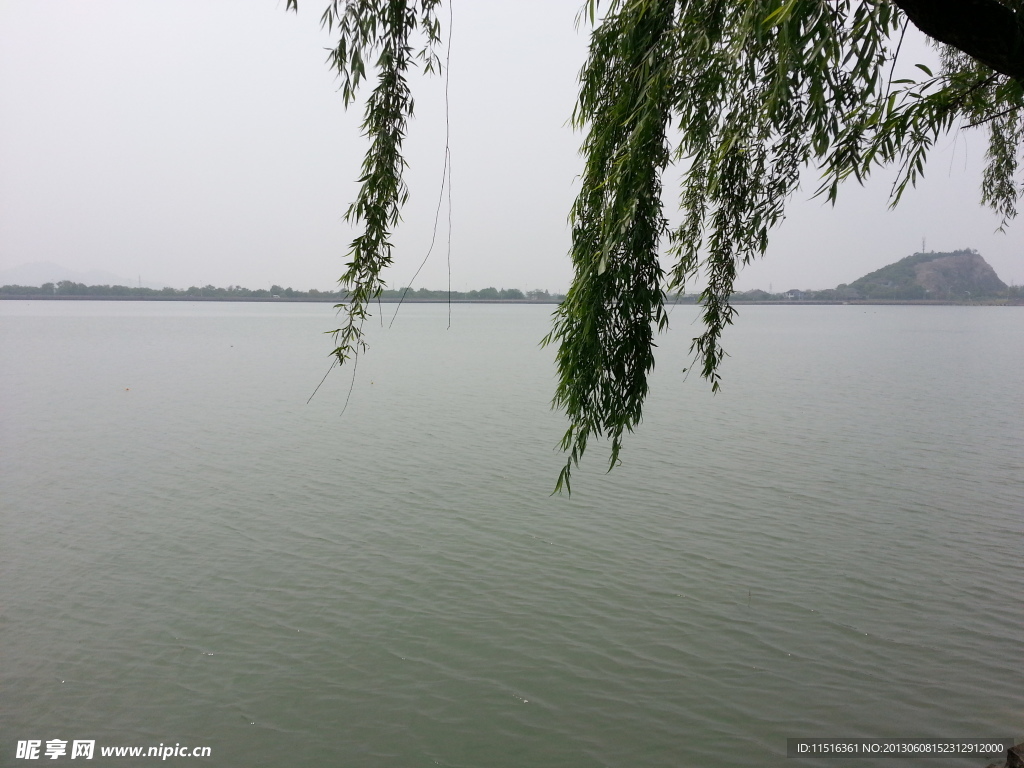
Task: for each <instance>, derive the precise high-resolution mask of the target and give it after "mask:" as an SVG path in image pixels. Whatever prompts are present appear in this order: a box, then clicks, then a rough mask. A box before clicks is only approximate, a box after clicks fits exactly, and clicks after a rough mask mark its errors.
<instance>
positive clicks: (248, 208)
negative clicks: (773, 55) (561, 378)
mask: <svg viewBox="0 0 1024 768" xmlns="http://www.w3.org/2000/svg"><path fill="white" fill-rule="evenodd" d="M323 5H324V2H323V0H301V2H300V11H299V13H298V15H296V14H292V13H286V12H285V10H284V0H216V1H214V0H173V1H172V0H162V1H161V0H148V1H147V2H139V0H117V1H115V0H91V1H90V2H88V3H80V2H77V3H73V2H69V1H64V2H57V1H56V0H0V270H6V269H10V268H12V267H17V266H20V265H23V264H29V263H33V262H55V263H58V264H61V265H63V266H64V267H66V268H68V269H72V270H76V271H79V272H85V271H89V270H103V271H106V272H109V273H112V274H114V275H117V276H119V277H122V278H125V279H128V280H131V281H135V280H138V279H139V278H140V277H141V280H142V282H143V283H150V284H166V285H172V286H176V287H187V286H189V285H205V284H209V283H212V284H214V285H219V286H227V285H230V284H238V285H244V286H247V287H250V288H257V287H269V285H270V284H272V283H277V284H280V285H282V286H286V287H287V286H292V287H294V288H296V289H303V290H305V289H308V288H319V289H322V290H326V289H330V288H332V286H333V285H334V283H335V280H336V279H337V277H338V275H339V274H340V273H341V271H342V270H343V264H344V256H345V252H346V250H347V243H348V242H349V241H350V240H351V238H352V235H353V233H352V231H351V230H350V228H349V227H348V225H347V224H345V223H344V221H342V214H343V212H344V210H345V208H346V207H347V205H348V202H349V201H350V200H351V198H352V196H353V193H354V190H355V184H354V180H355V179H356V178H357V176H358V172H359V163H360V161H361V158H362V153H363V151H364V141H363V139H362V138H361V136H360V128H359V123H360V117H361V115H360V110H359V109H358V108H357V109H353V110H352V111H350V112H348V113H346V112H345V110H344V108H343V106H342V100H341V96H340V94H339V93H338V91H337V83H336V82H335V79H334V77H333V75H332V74H331V73H330V72H329V71H328V69H327V67H326V65H325V62H324V59H325V52H324V48H325V47H327V46H328V45H329V44H330V37H329V36H328V35H327V33H325V32H323V31H322V30H321V29H320V25H319V19H320V13H321V12H322V10H323ZM580 5H581V0H455V5H454V34H453V37H452V51H451V75H450V116H451V152H452V167H453V172H452V180H453V212H452V216H453V235H452V252H451V270H452V287H453V288H455V289H456V290H468V289H471V288H482V287H486V286H489V285H493V286H495V287H499V288H500V287H518V288H522V289H531V288H547V289H550V290H557V291H564V290H565V289H566V288H567V287H568V284H569V281H570V279H571V266H570V263H569V259H568V256H567V252H568V248H569V229H568V226H567V223H566V216H567V213H568V211H569V207H570V205H571V204H572V200H573V197H574V194H575V191H576V185H577V182H576V178H575V177H576V174H577V173H578V172H579V169H580V167H581V161H580V159H579V157H578V154H577V149H578V146H579V143H580V136H579V135H575V134H574V133H573V132H572V130H571V129H570V128H569V127H568V126H567V119H568V118H569V116H570V114H571V112H572V106H573V102H574V99H575V94H576V74H577V72H578V70H579V68H580V66H581V64H582V63H583V59H584V56H585V52H586V29H585V28H584V29H581V30H580V31H577V30H576V27H575V24H574V21H575V17H576V13H577V10H578V8H579V7H580ZM904 56H905V57H906V58H907V59H908V60H910V61H911V62H912V61H928V60H931V59H932V54H931V52H930V51H929V50H928V49H927V48H926V47H925V46H924V45H923V43H922V41H921V40H919V39H915V40H912V41H911V42H909V43H906V44H905V45H904ZM413 87H414V91H415V93H416V104H417V110H416V112H417V116H416V120H415V121H414V122H413V124H412V125H411V128H410V135H409V139H408V142H407V157H408V159H409V162H410V165H411V168H410V171H409V174H408V181H409V185H410V188H411V192H412V197H411V199H410V202H409V205H408V206H407V208H406V210H405V214H404V217H405V221H404V223H403V225H402V227H401V228H400V230H399V231H398V232H397V233H396V236H395V243H396V246H397V248H396V252H395V265H394V267H393V268H392V270H391V272H390V274H389V275H388V282H389V284H390V285H393V286H395V287H398V286H404V285H406V284H407V283H408V282H409V280H410V278H411V277H412V275H413V273H414V272H415V271H416V268H417V266H418V265H419V263H420V261H421V260H422V259H423V257H424V255H425V254H426V250H427V247H428V245H429V243H430V238H431V228H432V223H433V217H434V211H435V206H436V204H437V195H438V191H439V185H440V182H441V171H442V164H443V159H444V110H443V81H442V80H441V79H440V78H436V77H435V78H416V79H414V82H413ZM984 152H985V143H984V137H983V136H981V135H978V136H971V135H969V133H967V132H960V133H959V134H957V135H955V136H950V137H949V138H947V139H945V140H943V141H942V142H941V143H940V151H939V152H937V153H935V155H934V156H933V158H932V161H931V162H930V164H929V166H928V169H927V178H926V180H925V182H924V183H923V184H921V185H920V186H919V187H918V189H917V190H913V191H911V192H909V193H908V194H907V196H906V197H905V199H904V201H903V203H902V204H901V205H900V207H899V208H898V209H896V210H895V211H890V210H889V209H888V201H887V193H888V189H889V184H890V183H891V176H885V175H880V176H879V177H878V178H877V179H875V180H874V181H872V182H871V184H870V185H869V186H868V187H866V188H859V187H857V186H856V185H855V184H851V185H848V186H847V187H846V188H845V189H844V190H843V191H842V193H841V195H840V201H839V205H838V206H837V207H836V208H835V209H833V208H831V207H830V206H828V205H826V204H823V203H822V202H821V201H818V200H809V197H810V191H812V190H804V191H803V192H801V193H798V194H797V196H796V197H795V198H794V199H793V200H792V202H791V204H790V206H789V218H788V220H787V221H786V223H785V224H784V225H783V227H782V228H781V229H779V230H778V231H776V232H775V234H774V236H773V238H772V241H771V247H770V248H769V252H768V255H767V256H766V257H765V259H764V260H763V261H761V262H759V263H757V264H754V265H751V266H750V267H748V268H747V269H746V270H745V271H744V272H743V273H742V274H741V277H740V280H739V287H740V288H741V289H748V288H755V287H760V288H765V289H767V288H769V287H773V288H774V289H775V290H776V291H780V290H786V289H789V288H827V287H833V286H835V285H837V284H838V283H842V282H849V281H852V280H854V279H856V278H857V277H859V276H861V275H862V274H864V273H866V272H868V271H871V270H873V269H877V268H879V267H881V266H884V265H885V264H888V263H890V262H892V261H895V260H897V259H899V258H902V257H903V256H907V255H909V254H911V253H913V252H915V251H917V250H920V248H921V244H922V238H926V239H927V249H928V250H940V251H941V250H953V249H957V248H976V249H977V250H979V251H980V252H981V253H982V255H983V256H984V257H985V258H986V259H987V260H988V261H989V263H991V264H992V265H993V266H994V267H995V269H996V271H997V272H998V273H999V275H1000V277H1002V279H1003V280H1004V281H1006V282H1007V283H1015V284H1022V283H1024V221H1022V222H1018V223H1017V224H1015V225H1012V226H1011V228H1010V229H1009V230H1008V233H1007V234H999V233H996V232H995V230H996V227H997V226H998V224H999V221H998V219H997V218H996V216H995V215H994V214H992V213H990V212H989V211H988V210H987V209H984V208H982V207H981V206H980V205H979V204H978V199H979V192H978V188H979V183H980V173H981V168H982V163H983V160H984ZM675 178H677V174H675V173H673V172H671V171H670V173H669V177H668V179H667V180H666V186H669V187H670V186H671V185H672V184H673V180H674V179H675ZM808 179H809V180H810V184H811V185H813V175H809V176H808ZM445 239H446V234H445V233H444V232H442V233H441V234H440V235H439V240H440V241H441V243H440V247H439V248H437V249H435V252H434V254H433V255H432V256H431V258H430V261H429V262H428V264H427V266H426V267H425V268H424V270H423V272H422V273H421V274H420V276H419V278H418V279H417V281H416V285H417V287H427V288H435V289H437V288H443V287H445V286H446V285H447V283H448V277H447V265H446V263H445V251H444V240H445Z"/></svg>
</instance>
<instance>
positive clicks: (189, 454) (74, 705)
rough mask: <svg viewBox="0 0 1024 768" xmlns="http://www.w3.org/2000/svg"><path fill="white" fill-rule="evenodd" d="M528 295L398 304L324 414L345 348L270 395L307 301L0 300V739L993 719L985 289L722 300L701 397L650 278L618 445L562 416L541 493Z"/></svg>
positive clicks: (994, 457) (446, 756)
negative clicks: (613, 464) (481, 301)
mask: <svg viewBox="0 0 1024 768" xmlns="http://www.w3.org/2000/svg"><path fill="white" fill-rule="evenodd" d="M387 309H388V308H387V307H385V310H387ZM550 310H551V307H537V306H480V305H468V306H467V305H460V306H455V307H454V309H453V316H452V327H451V330H446V326H447V323H448V318H447V308H446V307H444V306H438V305H412V306H406V307H403V309H402V311H401V314H400V315H399V317H398V319H397V321H396V323H395V325H394V327H393V328H392V329H390V330H382V329H380V328H375V329H374V330H373V331H371V350H370V352H369V353H368V354H367V355H365V356H364V357H363V358H362V359H361V360H360V362H359V367H358V375H357V377H356V379H355V384H354V386H353V389H352V394H351V402H350V405H349V407H348V410H347V412H346V413H345V414H344V415H343V416H341V415H340V412H341V410H342V404H343V403H344V401H345V398H346V393H347V392H348V389H349V383H350V381H351V379H350V376H349V373H348V372H347V371H338V370H335V371H334V372H333V373H332V374H331V375H330V377H329V378H328V379H327V381H326V383H325V384H324V386H323V387H322V388H321V390H320V391H319V393H318V394H317V395H316V397H315V398H314V399H313V400H312V402H311V403H310V404H308V405H307V404H306V399H307V398H308V397H309V395H310V393H311V392H312V391H313V389H314V388H315V387H316V384H317V382H319V380H320V378H321V377H322V376H323V374H324V372H325V371H326V370H327V366H328V359H327V358H326V356H325V355H326V352H327V350H328V349H329V346H328V343H329V339H328V338H327V337H325V336H323V335H322V334H321V333H320V331H323V330H325V329H327V328H331V327H334V326H333V325H332V322H333V316H332V310H331V309H330V308H329V307H327V306H325V305H316V304H186V303H157V302H151V303H144V302H140V303H135V302H130V303H115V302H62V303H57V302H12V301H6V302H0V354H2V359H0V363H2V365H0V398H2V401H0V402H2V421H0V430H2V432H0V434H2V438H0V439H2V443H0V446H2V451H3V459H2V461H3V473H2V480H0V505H2V521H3V523H2V525H3V533H2V539H0V569H2V571H0V572H2V583H3V608H2V614H0V620H2V624H0V647H2V659H3V663H2V667H0V690H2V706H3V709H2V714H0V750H2V754H0V765H8V764H11V765H13V764H27V763H26V762H25V761H23V760H15V759H14V744H15V742H16V741H17V740H19V739H42V740H46V739H51V738H60V739H68V740H71V739H95V740H96V742H97V744H98V745H145V746H150V745H156V744H158V743H167V744H173V743H181V744H188V745H190V746H191V745H206V746H210V747H211V749H212V756H211V757H210V758H206V759H205V760H202V761H189V760H185V759H171V760H170V761H169V762H170V763H177V764H182V763H190V762H195V763H197V764H202V765H208V766H217V767H218V768H219V767H220V766H295V767H296V768H305V767H306V766H309V767H313V766H316V767H318V768H320V767H322V766H434V765H440V766H465V767H467V768H470V767H473V768H477V767H480V768H483V767H502V766H509V767H512V766H516V767H517V768H519V767H521V766H622V767H623V768H645V767H647V766H702V767H704V768H715V767H717V766H737V767H739V766H751V765H756V766H780V767H781V766H784V765H785V766H792V765H794V762H793V761H790V760H787V758H786V757H785V753H786V738H787V737H794V736H804V737H814V736H818V737H829V736H859V737H871V738H899V737H939V738H951V737H957V738H959V737H988V736H1000V737H1003V736H1017V737H1018V738H1020V736H1021V735H1022V734H1024V663H1022V659H1024V609H1022V595H1024V575H1022V569H1021V563H1022V552H1024V397H1022V388H1021V387H1022V384H1021V382H1022V381H1024V310H1022V309H1016V308H983V307H853V306H844V307H840V306H835V307H749V308H743V309H742V310H741V312H740V317H739V319H738V323H737V325H736V326H735V327H734V328H732V329H730V331H729V333H728V336H727V338H726V346H727V349H728V351H729V352H730V354H731V357H730V358H728V359H727V361H726V364H725V366H724V369H723V372H724V375H725V382H724V389H723V391H722V392H721V393H720V394H718V395H715V396H712V395H711V394H710V392H709V389H708V386H707V385H706V384H705V383H704V382H702V381H700V380H699V378H698V377H697V376H690V377H689V378H688V379H686V376H685V374H683V373H682V369H683V368H685V367H687V365H688V364H689V359H688V354H687V348H688V344H689V337H690V336H692V335H694V332H695V331H694V328H693V327H692V326H691V321H692V320H693V317H694V312H693V308H690V307H678V308H676V309H675V311H674V313H673V315H672V321H673V326H674V328H675V330H674V331H673V332H672V333H671V334H669V335H668V336H665V337H662V338H661V340H660V350H659V358H658V369H657V371H656V374H655V376H654V381H653V388H652V394H651V398H650V401H649V405H648V408H647V410H646V418H645V423H644V425H643V426H642V428H641V429H640V430H639V431H638V433H637V434H635V435H634V436H632V437H631V438H630V439H629V440H628V442H627V444H626V448H625V451H624V453H623V456H622V458H623V462H622V465H621V466H620V467H618V468H617V469H615V471H614V472H612V473H611V474H610V475H605V474H604V473H603V469H604V462H605V461H606V455H607V454H606V451H605V449H604V447H603V446H600V445H593V446H592V447H591V453H590V455H589V456H588V461H587V462H586V466H585V468H584V469H583V470H580V471H578V472H577V473H576V475H575V476H574V486H573V488H574V491H573V495H572V497H571V498H567V497H564V496H551V495H550V493H551V490H552V488H553V485H554V480H555V478H556V476H557V474H558V470H559V468H560V462H561V459H560V456H559V455H558V454H556V453H555V452H554V451H553V450H552V449H553V447H554V445H555V444H556V443H557V441H558V439H559V437H560V436H561V431H562V430H563V429H564V425H563V421H562V419H561V417H560V416H559V415H558V414H557V413H553V412H551V411H550V410H549V401H550V397H551V392H552V388H553V369H552V359H553V351H552V350H550V349H547V350H542V349H540V348H539V347H538V344H537V342H538V340H539V339H540V338H541V337H542V336H543V335H544V333H545V332H546V330H547V325H548V316H549V313H550ZM65 759H66V758H65ZM47 762H48V761H47ZM146 762H147V761H141V763H139V764H145V763H146ZM985 762H987V761H984V760H981V761H979V760H971V759H960V760H950V761H947V762H945V763H942V762H941V761H934V760H933V761H928V765H929V766H932V765H934V766H938V765H940V764H945V765H956V766H961V765H962V766H974V765H977V766H979V768H980V766H981V765H984V764H985ZM108 763H109V764H111V765H113V764H120V765H126V764H128V763H129V761H127V760H125V759H123V758H122V759H121V760H113V759H111V760H106V761H104V760H102V759H100V758H99V757H98V756H97V758H96V759H95V760H94V761H93V764H99V765H102V764H108ZM133 764H134V763H133ZM796 764H798V765H800V766H808V767H810V766H834V765H836V764H837V763H836V761H815V760H803V761H797V763H796ZM856 764H857V765H858V766H861V767H862V768H868V767H869V766H872V765H878V766H882V765H885V766H892V765H894V764H895V763H894V762H893V761H882V760H880V761H872V760H859V761H857V763H856Z"/></svg>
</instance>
